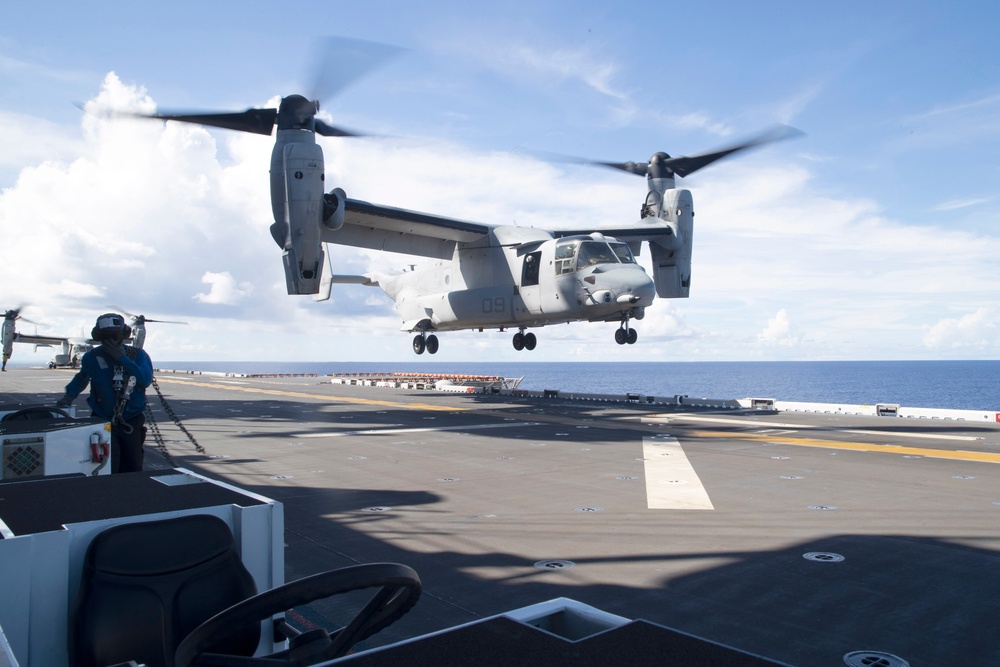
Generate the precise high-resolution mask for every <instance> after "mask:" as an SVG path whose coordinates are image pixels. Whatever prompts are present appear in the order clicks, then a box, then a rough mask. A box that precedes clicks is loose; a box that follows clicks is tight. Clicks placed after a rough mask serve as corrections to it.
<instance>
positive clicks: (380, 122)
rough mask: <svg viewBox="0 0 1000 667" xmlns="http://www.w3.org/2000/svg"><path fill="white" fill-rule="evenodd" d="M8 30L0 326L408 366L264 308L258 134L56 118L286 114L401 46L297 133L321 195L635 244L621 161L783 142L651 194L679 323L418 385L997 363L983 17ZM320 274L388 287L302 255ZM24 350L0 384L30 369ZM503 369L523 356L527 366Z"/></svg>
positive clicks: (157, 21) (354, 292)
mask: <svg viewBox="0 0 1000 667" xmlns="http://www.w3.org/2000/svg"><path fill="white" fill-rule="evenodd" d="M139 4H140V3H125V2H106V3H101V4H100V5H98V6H96V8H95V7H93V6H91V7H85V6H82V5H80V4H79V3H70V2H55V3H47V4H45V5H36V6H29V5H27V4H22V5H17V6H16V7H14V8H10V9H8V10H7V12H6V13H5V16H4V21H3V22H2V23H0V122H2V123H3V126H4V128H5V129H4V131H3V132H0V188H2V191H0V229H2V231H3V234H4V238H5V244H6V246H7V250H6V252H5V261H4V263H3V266H2V267H0V305H3V307H4V308H9V307H13V306H16V305H19V304H22V303H23V304H27V308H26V310H25V316H27V317H30V318H31V319H33V320H37V321H39V322H41V323H42V326H40V327H39V329H38V331H39V333H49V334H55V335H79V333H80V331H83V330H89V328H90V326H92V323H93V319H94V317H95V316H96V315H97V314H100V313H101V312H104V311H106V310H108V308H109V307H110V306H112V305H115V306H119V307H121V308H124V309H126V310H129V311H131V312H135V313H140V312H141V313H143V314H145V315H147V317H154V318H162V319H170V320H184V321H187V322H189V325H188V326H186V327H177V326H166V325H164V326H161V327H157V328H155V329H153V328H152V327H151V329H150V337H149V339H148V342H147V348H148V349H149V350H150V352H151V354H152V355H153V356H154V359H162V360H201V359H225V360H244V359H253V360H261V359H265V360H303V361H309V360H313V361H332V360H373V361H381V360H386V361H390V360H412V359H414V357H413V355H412V352H411V351H410V349H409V347H410V346H409V341H410V336H409V335H408V334H405V333H402V332H400V331H398V328H399V320H398V317H397V316H396V314H395V312H394V311H393V309H392V304H391V302H389V301H388V299H387V298H386V297H385V296H384V295H383V294H382V293H381V292H379V291H377V290H372V289H366V288H362V287H360V286H337V287H336V288H335V292H334V296H333V299H332V300H331V301H330V302H327V303H320V304H317V303H313V302H311V301H310V300H309V299H307V298H300V297H289V296H287V295H286V294H284V284H283V280H284V279H283V274H282V271H281V265H280V253H279V251H278V250H277V248H276V247H275V246H274V244H273V242H272V241H271V240H270V237H269V234H268V232H267V226H268V225H269V224H270V220H269V214H270V207H269V204H268V202H267V168H268V156H269V152H270V148H271V141H269V140H268V139H267V138H264V137H259V136H253V135H242V134H237V133H232V132H225V131H214V130H213V131H208V130H204V129H201V128H198V127H194V126H183V127H182V126H176V125H174V124H167V125H164V124H161V123H155V122H150V123H142V122H138V121H125V120H116V121H112V120H107V119H101V118H96V117H93V116H87V115H85V114H84V113H82V112H81V111H80V110H79V109H78V108H77V107H76V106H74V104H82V103H89V102H92V101H95V100H96V101H100V102H101V103H104V104H109V105H115V106H118V107H121V108H133V109H139V108H143V109H149V108H152V106H153V105H155V106H157V107H159V108H161V109H220V110H241V109H244V108H247V107H250V106H263V105H265V104H267V103H269V101H270V103H272V104H273V103H274V102H275V101H276V98H277V97H279V96H281V95H287V94H291V93H297V92H306V91H307V88H308V82H309V80H310V78H311V74H310V72H311V65H310V63H309V54H310V46H311V44H313V43H314V41H315V39H316V38H320V37H325V36H330V35H335V36H346V37H353V38H360V39H368V40H377V41H380V42H384V43H387V44H392V45H396V46H399V47H403V48H404V49H406V51H405V52H404V54H403V55H402V56H400V57H398V58H396V59H394V60H392V61H391V62H390V63H389V64H387V65H386V66H384V67H383V68H381V69H379V70H378V71H376V72H374V73H372V74H370V75H369V76H367V77H365V78H363V79H361V80H359V81H357V82H355V83H354V84H353V85H351V86H349V87H348V88H346V89H345V90H343V91H342V92H341V94H339V95H338V96H336V97H335V98H334V99H332V100H324V106H323V109H324V112H325V113H329V114H330V117H331V119H332V120H333V121H334V122H336V123H338V124H342V125H344V126H347V127H351V128H357V129H361V130H365V131H369V132H374V133H379V134H381V135H383V138H380V139H368V140H342V139H327V140H323V142H322V145H323V147H324V151H325V154H326V160H327V182H328V183H329V184H331V185H334V184H335V185H340V186H341V187H344V189H345V190H346V191H347V193H348V195H349V196H352V197H357V198H362V199H367V200H369V201H373V202H377V203H382V204H387V205H392V206H400V207H404V208H411V209H418V210H424V211H428V212H431V213H439V214H441V215H446V216H451V217H458V218H465V219H473V220H478V221H482V222H487V223H501V224H503V223H512V222H516V223H517V224H521V225H539V226H559V225H567V226H569V225H572V226H574V227H579V226H580V224H581V222H584V221H588V220H589V221H593V222H594V223H595V224H597V223H609V222H610V223H624V222H630V221H632V220H634V219H635V217H636V213H637V211H638V207H639V204H640V203H641V201H642V200H643V197H644V194H645V185H644V183H643V182H642V180H641V179H638V178H635V177H632V176H629V175H626V174H620V173H616V172H612V171H604V170H600V169H594V168H585V167H580V166H572V165H564V164H549V163H544V162H540V161H539V160H538V159H537V158H535V157H532V156H533V155H535V154H536V153H534V152H535V151H551V152H556V153H564V154H570V155H579V156H584V157H588V158H593V159H600V160H614V161H625V160H635V161H645V160H646V159H647V158H648V157H649V155H650V154H652V153H653V152H656V151H659V150H665V151H667V152H669V153H670V154H672V155H683V154H692V153H698V152H703V151H707V150H710V149H714V148H717V147H720V146H724V145H726V144H728V143H730V142H733V141H737V140H739V139H742V138H745V137H747V136H750V135H752V134H754V133H755V132H758V131H760V130H762V129H764V128H767V127H769V126H771V125H773V124H775V123H787V124H790V125H793V126H794V127H797V128H799V129H801V130H803V131H804V132H805V133H806V135H805V136H804V137H802V138H799V139H797V140H794V141H787V142H783V143H781V144H776V145H773V146H769V147H767V148H764V149H761V150H757V151H753V152H749V153H747V154H744V155H741V156H740V157H739V158H736V159H732V160H728V161H723V162H720V163H718V164H717V165H713V167H711V168H709V169H705V170H704V171H702V172H699V173H698V174H696V175H694V176H692V177H690V178H688V179H684V180H683V181H681V183H682V186H683V187H687V188H689V189H691V191H692V193H693V196H694V201H695V207H696V210H697V212H698V216H697V219H696V226H695V235H694V238H695V248H694V274H693V280H692V291H691V298H689V299H686V300H673V301H658V302H657V304H655V305H654V306H653V307H652V308H650V309H649V311H648V313H647V317H646V319H645V320H643V321H642V322H640V323H638V324H637V329H638V330H639V333H640V340H639V343H638V344H637V345H635V346H618V345H615V344H614V342H613V339H612V338H613V336H612V335H613V333H614V329H615V327H616V325H614V324H607V323H605V324H572V325H559V326H554V327H545V328H543V329H540V330H538V331H536V334H537V335H538V337H539V346H538V349H536V350H535V351H534V352H531V353H526V352H520V353H518V352H515V351H514V350H513V348H512V347H511V345H510V341H509V335H508V334H507V333H504V334H500V333H497V332H484V333H478V332H461V333H454V334H445V335H444V336H443V337H442V348H441V352H439V353H438V355H436V357H434V358H429V357H427V356H426V355H425V357H424V358H425V359H427V360H428V361H430V360H432V359H433V360H440V361H461V360H479V359H482V358H483V357H484V355H489V357H490V358H496V359H503V360H528V359H532V360H539V361H544V360H560V359H582V358H588V359H590V358H596V359H601V360H609V361H612V360H646V359H657V360H665V361H684V360H755V359H951V358H966V359H996V358H1000V304H998V298H997V295H998V288H1000V268H998V264H997V262H996V261H995V257H996V256H997V254H998V253H997V250H996V249H997V248H1000V231H998V229H1000V227H998V223H1000V197H998V192H997V190H998V187H997V184H998V183H1000V161H998V159H997V154H998V149H1000V49H997V48H996V37H995V35H996V34H997V31H998V29H1000V20H998V19H1000V9H998V8H995V7H993V6H992V5H989V4H988V3H987V4H982V5H980V6H975V5H973V4H972V3H969V4H968V5H967V6H963V7H956V6H948V7H946V6H942V5H943V3H922V2H905V3H904V2H880V3H864V2H841V3H824V4H820V3H791V2H757V3H742V2H706V3H666V2H657V3H652V2H648V3H647V2H631V3H630V2H619V3H594V2H573V3H570V2H530V3H528V2H512V3H503V6H500V4H496V5H493V6H488V7H475V6H470V5H468V3H457V2H456V3H450V2H449V3H445V2H429V3H403V2H378V1H375V2H371V1H370V2H364V3H353V2H319V3H312V4H310V5H308V6H303V7H301V8H299V9H297V10H296V11H294V12H293V11H290V10H283V9H281V8H280V7H281V6H280V5H276V4H274V3H270V2H269V3H263V2H254V1H249V2H241V3H238V4H237V3H221V2H217V3H211V2H210V3H205V2H200V3H190V2H174V3H171V4H170V6H169V7H166V6H156V7H149V8H147V7H144V6H139ZM334 261H335V263H336V264H337V267H338V272H343V273H358V272H363V271H366V270H370V269H374V268H398V267H402V266H405V265H406V264H409V263H413V262H414V261H416V262H418V263H419V262H420V261H422V260H411V259H410V258H407V257H405V256H400V255H378V254H376V253H366V252H361V251H357V250H353V249H347V248H335V249H334ZM47 354H48V353H47V352H46V351H44V350H43V351H39V352H33V351H32V350H31V349H30V348H28V347H27V346H21V347H19V348H18V349H17V350H16V351H15V360H40V361H44V360H46V359H47ZM529 354H530V357H529V356H527V355H529Z"/></svg>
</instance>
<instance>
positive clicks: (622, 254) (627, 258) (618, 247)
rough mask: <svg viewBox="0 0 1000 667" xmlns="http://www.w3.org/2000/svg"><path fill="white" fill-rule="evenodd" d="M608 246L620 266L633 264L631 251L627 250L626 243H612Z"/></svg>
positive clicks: (633, 258)
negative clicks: (613, 252)
mask: <svg viewBox="0 0 1000 667" xmlns="http://www.w3.org/2000/svg"><path fill="white" fill-rule="evenodd" d="M610 245H611V249H612V250H614V251H615V255H616V256H617V257H618V261H619V262H621V263H622V264H635V257H633V256H632V251H631V250H629V249H628V244H627V243H612V244H610Z"/></svg>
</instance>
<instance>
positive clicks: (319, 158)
mask: <svg viewBox="0 0 1000 667" xmlns="http://www.w3.org/2000/svg"><path fill="white" fill-rule="evenodd" d="M318 111H319V102H318V101H314V100H310V99H309V98H307V97H305V96H302V95H290V96H288V97H284V98H282V100H281V103H280V104H279V107H278V108H277V109H273V108H265V109H253V108H251V109H247V110H246V111H243V112H234V113H202V112H184V113H177V112H175V113H154V114H130V115H133V116H135V115H140V116H143V117H147V118H156V119H161V120H167V121H169V120H173V121H181V122H188V123H198V124H202V125H209V126H212V127H220V128H226V129H231V130H238V131H244V132H253V133H257V134H263V135H271V133H272V132H273V130H274V128H275V127H277V136H276V140H275V144H274V149H273V151H272V153H271V168H270V184H271V207H272V213H273V216H274V223H273V224H272V225H271V235H272V237H273V238H274V241H275V242H276V243H277V244H278V246H279V247H280V248H281V249H282V251H283V254H282V262H283V266H284V270H285V279H286V285H287V291H288V294H311V295H314V297H315V298H317V299H318V300H323V299H325V298H329V294H330V288H331V285H332V284H335V283H341V284H342V283H354V284H361V285H369V286H377V287H380V288H381V289H382V290H383V291H384V292H385V293H386V294H387V295H388V296H389V297H390V298H391V299H392V300H393V301H394V302H395V306H396V310H397V311H398V312H399V314H400V316H401V318H402V320H403V325H402V330H403V331H408V332H411V333H415V334H416V335H415V337H414V338H413V351H414V352H416V353H417V354H422V353H423V352H424V351H427V352H429V353H431V354H433V353H435V352H437V351H438V348H439V341H438V337H437V333H438V332H442V331H458V330H466V329H478V330H484V329H499V330H500V331H504V330H507V329H516V330H517V333H515V334H514V337H513V345H514V347H515V349H518V350H522V349H528V350H531V349H534V347H535V346H536V344H537V339H536V337H535V334H534V333H532V332H529V331H528V329H529V328H536V327H541V326H545V325H549V324H557V323H565V322H576V321H591V322H618V323H619V327H618V329H617V331H616V332H615V341H616V342H617V343H619V344H631V343H635V342H636V340H637V338H638V334H637V333H636V331H635V329H633V328H632V327H631V322H632V321H633V320H640V319H642V317H643V315H644V312H645V309H646V308H647V307H648V306H649V305H650V304H652V303H653V301H654V299H655V298H656V297H660V298H686V297H687V296H688V295H689V292H690V286H691V242H692V230H693V221H694V206H693V202H692V198H691V193H690V191H688V190H684V189H678V188H677V187H676V184H675V177H684V176H687V175H689V174H691V173H693V172H695V171H696V170H698V169H701V168H702V167H705V166H707V165H709V164H711V163H712V162H714V161H716V160H718V159H720V158H723V157H726V156H727V155H730V154H732V153H735V152H737V151H740V150H743V149H746V148H750V147H752V146H757V145H760V144H763V143H767V142H770V141H774V140H777V139H783V138H785V137H788V136H791V135H793V134H797V133H798V132H797V131H795V130H792V129H791V128H788V127H783V126H782V127H779V128H777V129H774V130H771V131H769V132H767V133H764V134H762V135H760V136H758V137H756V138H753V139H751V140H749V141H745V142H743V143H740V144H737V145H735V146H731V147H728V148H725V149H722V150H718V151H714V152H711V153H706V154H702V155H697V156H690V157H670V156H669V155H668V154H666V153H663V152H659V153H655V154H654V155H653V156H652V157H651V158H650V159H649V160H648V162H641V163H635V162H625V163H614V162H587V161H583V162H586V163H587V164H595V165H600V166H605V167H610V168H614V169H619V170H622V171H625V172H628V173H631V174H636V175H639V176H645V177H646V183H647V189H648V191H647V194H646V198H645V201H644V202H643V204H642V207H641V210H640V216H639V221H638V222H637V223H635V224H631V225H611V226H596V225H595V226H588V227H583V228H575V229H547V230H546V229H538V228H523V227H517V226H512V225H489V224H481V223H476V222H466V221H461V220H455V219H452V218H447V217H441V216H437V215H431V214H427V213H420V212H416V211H409V210H405V209H399V208H393V207H388V206H380V205H376V204H371V203H368V202H364V201H359V200H356V199H350V198H348V197H347V195H346V193H345V191H344V190H343V189H341V188H333V189H332V190H330V191H329V192H325V178H326V174H325V169H324V160H323V150H322V148H321V147H320V146H319V145H318V144H317V143H316V135H317V134H319V135H321V136H327V137H353V136H363V135H359V134H357V133H355V132H352V131H348V130H345V129H342V128H338V127H334V126H332V125H329V124H328V123H326V122H325V121H323V120H321V119H318V118H317V117H316V114H317V113H318ZM325 243H326V244H336V245H345V246H353V247H357V248H367V249H371V250H378V251H387V252H396V253H401V254H406V255H416V256H421V257H426V258H431V259H435V260H437V261H436V262H435V263H433V264H431V265H430V266H428V267H422V268H420V269H419V270H411V271H403V272H395V273H369V274H366V275H336V274H334V273H333V270H332V267H331V268H328V269H327V271H326V273H327V275H326V277H325V278H324V277H323V273H324V263H326V262H325V260H324V258H325V252H324V247H323V246H324V244H325ZM643 243H646V244H647V245H648V246H649V251H650V254H651V257H652V267H653V268H652V275H651V276H650V275H648V274H647V273H646V272H645V270H644V269H643V268H642V267H641V266H640V265H639V264H638V263H636V261H635V256H636V255H637V254H639V252H640V250H641V247H642V245H643Z"/></svg>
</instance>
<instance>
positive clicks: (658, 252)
mask: <svg viewBox="0 0 1000 667" xmlns="http://www.w3.org/2000/svg"><path fill="white" fill-rule="evenodd" d="M660 217H661V218H662V219H664V220H667V221H668V222H670V223H671V226H672V227H673V228H674V230H675V231H674V234H673V236H672V237H671V238H670V240H669V241H667V242H665V243H658V242H656V241H650V243H649V249H650V251H651V253H652V259H653V283H654V284H655V285H656V295H657V296H659V297H661V298H664V299H686V298H687V297H688V295H689V293H690V290H691V244H692V240H693V233H694V202H693V200H692V199H691V192H690V191H689V190H667V191H666V192H664V193H663V206H662V209H661V214H660Z"/></svg>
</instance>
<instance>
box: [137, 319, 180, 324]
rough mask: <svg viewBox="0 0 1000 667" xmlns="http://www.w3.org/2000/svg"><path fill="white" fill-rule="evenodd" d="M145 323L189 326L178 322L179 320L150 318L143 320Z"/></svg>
mask: <svg viewBox="0 0 1000 667" xmlns="http://www.w3.org/2000/svg"><path fill="white" fill-rule="evenodd" d="M142 321H143V322H156V323H158V324H187V322H178V321H177V320H151V319H149V318H148V317H143V318H142Z"/></svg>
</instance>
